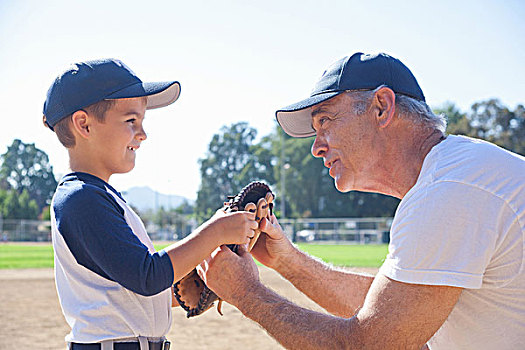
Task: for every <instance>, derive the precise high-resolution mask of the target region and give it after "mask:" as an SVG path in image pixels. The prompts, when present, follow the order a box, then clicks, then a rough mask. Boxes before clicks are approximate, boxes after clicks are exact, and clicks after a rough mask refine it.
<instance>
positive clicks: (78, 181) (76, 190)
mask: <svg viewBox="0 0 525 350" xmlns="http://www.w3.org/2000/svg"><path fill="white" fill-rule="evenodd" d="M108 191H112V192H113V193H115V194H116V195H117V196H119V197H120V198H122V196H121V195H120V193H119V192H117V191H116V190H115V189H114V188H113V187H111V186H110V185H109V184H108V183H106V182H105V181H104V180H102V179H99V178H98V177H96V176H93V175H91V174H87V173H81V172H74V173H69V174H67V175H65V176H63V177H62V179H61V180H60V182H59V184H58V187H57V189H56V192H55V195H54V198H53V209H54V210H55V211H76V210H83V211H90V210H93V209H94V207H95V206H97V205H102V204H104V206H107V205H110V206H113V207H115V208H117V209H118V211H119V212H121V213H122V214H123V213H124V209H122V207H121V206H120V205H118V203H117V202H116V200H115V198H114V197H113V196H112V195H111V194H110V193H109V192H108Z"/></svg>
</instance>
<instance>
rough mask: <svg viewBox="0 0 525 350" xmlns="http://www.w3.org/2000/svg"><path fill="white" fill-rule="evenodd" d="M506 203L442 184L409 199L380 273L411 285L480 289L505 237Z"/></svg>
mask: <svg viewBox="0 0 525 350" xmlns="http://www.w3.org/2000/svg"><path fill="white" fill-rule="evenodd" d="M504 211H505V205H504V204H503V201H502V200H501V199H499V198H498V197H496V196H494V195H493V194H491V193H488V192H486V191H484V190H483V189H481V188H478V187H475V186H472V185H468V184H463V183H458V182H452V181H441V182H437V183H434V184H432V185H430V186H427V187H424V188H422V189H419V190H417V191H415V192H414V193H410V196H409V197H406V198H404V199H403V200H402V201H401V203H400V206H399V208H398V211H397V212H396V216H395V219H394V221H393V223H392V228H391V232H390V244H389V248H388V250H389V253H388V255H387V258H386V260H385V262H384V264H383V266H382V267H381V269H380V271H379V273H381V274H383V275H385V276H387V277H389V278H391V279H394V280H396V281H400V282H405V283H416V284H428V285H448V286H455V287H462V288H474V289H477V288H480V287H481V285H482V282H483V275H484V271H485V269H486V268H487V265H488V264H489V263H490V260H491V257H492V256H493V254H494V251H495V249H496V244H497V242H498V239H499V237H498V235H499V232H501V230H502V229H501V227H499V225H501V222H502V220H501V216H502V215H504V213H503V212H504Z"/></svg>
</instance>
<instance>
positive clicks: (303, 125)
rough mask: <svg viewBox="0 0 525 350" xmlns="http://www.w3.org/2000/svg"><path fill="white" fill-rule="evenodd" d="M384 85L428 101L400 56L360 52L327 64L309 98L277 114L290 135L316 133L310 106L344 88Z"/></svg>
mask: <svg viewBox="0 0 525 350" xmlns="http://www.w3.org/2000/svg"><path fill="white" fill-rule="evenodd" d="M381 85H385V86H387V87H389V88H390V89H392V91H394V92H395V93H398V94H403V95H407V96H409V97H412V98H415V99H417V100H420V101H423V102H424V101H425V96H424V95H423V91H421V88H420V87H419V85H418V83H417V81H416V78H415V77H414V75H413V74H412V72H410V70H409V69H408V68H407V67H406V66H405V65H404V64H403V63H402V62H401V61H400V60H398V59H396V58H394V57H392V56H389V55H387V54H385V53H380V54H377V55H369V54H364V53H361V52H358V53H355V54H353V55H352V56H346V57H344V58H342V59H340V60H339V61H337V62H335V63H333V64H332V65H331V66H330V67H328V69H327V70H326V71H325V72H324V73H323V76H322V77H321V79H319V81H318V82H317V84H316V85H315V87H314V89H313V91H312V93H311V94H310V97H309V98H307V99H305V100H302V101H300V102H297V103H294V104H293V105H290V106H287V107H284V108H281V109H279V110H278V111H277V112H276V113H275V115H276V117H277V121H278V122H279V125H281V127H282V128H283V130H284V131H285V132H286V133H287V134H288V135H290V136H292V137H309V136H313V135H315V130H314V129H313V128H312V115H311V113H312V110H311V107H313V106H315V105H316V104H318V103H321V102H323V101H326V100H328V99H331V98H332V97H335V96H337V95H339V94H341V93H343V92H345V91H352V90H354V91H355V90H374V89H376V88H377V87H379V86H381Z"/></svg>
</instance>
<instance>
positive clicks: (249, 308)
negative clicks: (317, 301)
mask: <svg viewBox="0 0 525 350" xmlns="http://www.w3.org/2000/svg"><path fill="white" fill-rule="evenodd" d="M247 292H248V295H250V297H249V298H246V297H244V298H240V299H239V300H238V301H234V304H235V306H236V307H237V308H238V309H239V310H240V311H241V312H242V313H243V314H244V315H245V316H246V317H248V318H250V319H252V320H253V321H255V322H257V323H258V324H260V325H261V326H262V327H263V328H264V329H266V331H267V332H268V333H269V334H270V335H271V336H272V337H274V338H275V339H276V340H277V341H278V342H279V343H281V344H282V345H283V346H284V347H285V348H287V349H300V350H307V349H344V348H347V347H348V346H349V344H348V343H349V342H350V341H351V339H349V337H348V336H349V334H351V332H352V328H354V327H355V324H356V320H355V319H344V318H340V317H335V316H331V315H326V314H322V313H318V312H314V311H311V310H307V309H304V308H301V307H299V306H297V305H295V304H293V303H291V302H289V301H288V300H286V299H284V298H282V297H281V296H279V295H278V294H276V293H274V292H273V291H271V290H269V289H267V288H266V287H264V286H262V285H261V284H257V285H256V286H255V287H254V288H253V290H251V291H247ZM356 339H357V338H355V339H354V340H356Z"/></svg>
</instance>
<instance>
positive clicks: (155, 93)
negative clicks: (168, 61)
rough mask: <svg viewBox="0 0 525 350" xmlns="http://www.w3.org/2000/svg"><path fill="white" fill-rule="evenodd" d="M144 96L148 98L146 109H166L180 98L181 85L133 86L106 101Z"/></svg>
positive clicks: (163, 83)
mask: <svg viewBox="0 0 525 350" xmlns="http://www.w3.org/2000/svg"><path fill="white" fill-rule="evenodd" d="M144 96H145V97H147V98H148V102H147V105H146V109H154V108H160V107H165V106H168V105H170V104H172V103H173V102H175V101H177V99H178V98H179V96H180V84H179V82H178V81H169V82H158V83H138V84H133V85H131V86H128V87H126V88H124V89H122V90H119V91H117V92H115V93H113V94H111V95H109V96H107V97H106V99H108V100H114V99H119V98H134V97H144Z"/></svg>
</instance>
